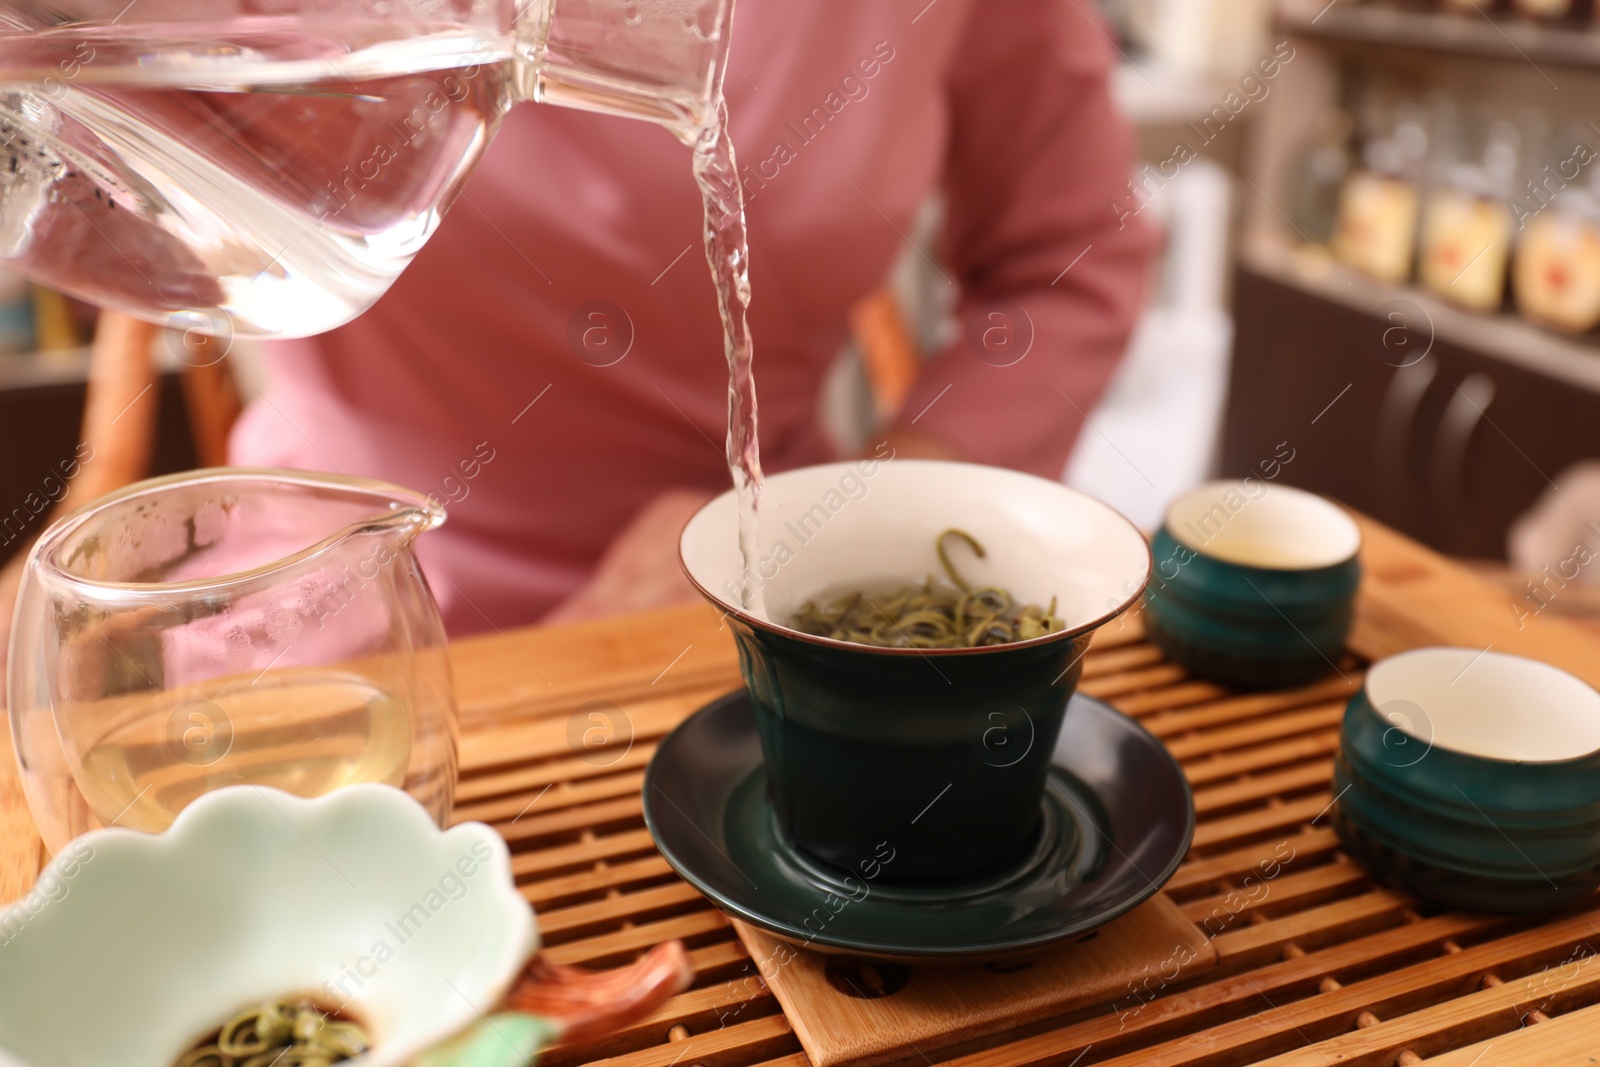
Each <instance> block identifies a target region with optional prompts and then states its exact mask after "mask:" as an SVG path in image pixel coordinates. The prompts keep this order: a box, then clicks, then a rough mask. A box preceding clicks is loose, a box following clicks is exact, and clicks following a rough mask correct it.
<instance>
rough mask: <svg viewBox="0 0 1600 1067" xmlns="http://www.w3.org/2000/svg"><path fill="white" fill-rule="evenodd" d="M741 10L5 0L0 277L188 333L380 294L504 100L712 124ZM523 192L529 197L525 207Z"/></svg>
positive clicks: (677, 124)
mask: <svg viewBox="0 0 1600 1067" xmlns="http://www.w3.org/2000/svg"><path fill="white" fill-rule="evenodd" d="M732 14H733V0H132V2H131V3H130V2H129V0H48V2H46V0H0V259H4V260H6V261H8V262H9V264H10V265H11V266H12V267H13V268H15V269H18V270H21V271H22V272H24V273H26V274H28V275H30V276H32V277H33V278H35V279H36V280H38V281H40V282H43V283H44V284H46V285H49V286H51V287H53V288H56V289H59V290H61V291H63V292H67V293H71V294H73V295H75V296H78V297H81V298H83V299H85V300H87V301H89V302H91V303H93V304H96V305H98V306H100V307H105V308H113V309H116V310H119V311H124V312H127V313H130V314H133V315H137V316H139V317H141V318H144V319H147V320H150V321H153V322H158V323H159V322H166V323H168V324H169V325H173V326H176V327H179V328H181V329H183V330H185V331H188V330H191V329H199V330H200V331H201V332H204V333H213V334H223V335H227V336H232V335H235V334H237V335H241V336H244V335H250V334H257V335H272V336H281V337H296V336H304V335H308V334H313V333H318V332H321V331H323V330H327V329H330V328H332V327H334V326H337V325H339V324H341V323H343V322H346V321H348V320H349V319H351V318H354V317H355V316H356V315H358V314H360V313H361V312H362V311H363V310H364V309H365V308H366V307H367V306H369V305H370V304H371V303H372V302H373V301H374V300H376V299H377V298H378V297H379V296H380V295H382V293H383V292H384V290H385V289H387V288H388V286H389V284H390V283H391V282H392V281H393V280H394V278H395V277H396V276H397V275H398V274H399V273H400V271H401V270H402V269H404V267H405V266H406V264H407V263H409V262H410V260H411V258H412V257H413V256H415V255H416V253H417V251H418V250H419V249H420V248H421V247H422V245H423V244H424V242H426V241H427V239H428V237H429V236H430V235H431V234H432V233H433V232H434V230H435V229H436V228H437V227H438V225H439V222H440V219H441V217H442V215H443V212H444V211H445V209H446V208H447V207H448V206H449V204H450V202H451V201H452V199H453V198H454V197H455V195H456V194H457V193H458V192H459V190H460V189H461V186H462V185H463V183H464V182H465V180H466V177H467V174H468V172H469V171H470V170H471V168H472V166H473V164H474V163H475V162H476V161H477V159H478V157H479V156H480V155H481V154H482V152H483V150H484V147H485V146H486V145H487V144H488V142H489V140H490V139H491V138H492V137H493V135H494V132H495V129H496V127H497V126H498V124H499V122H500V120H501V119H502V118H503V117H504V116H505V114H506V112H507V111H508V110H510V108H511V107H512V105H514V104H516V103H517V102H519V101H524V100H532V101H548V102H550V103H556V104H561V105H564V106H567V107H576V108H584V109H588V110H592V111H600V112H607V113H611V114H616V115H627V116H632V117H636V118H644V119H649V120H653V121H655V122H658V123H661V124H663V125H665V126H667V127H669V128H670V129H672V130H673V131H674V132H675V133H676V134H677V135H678V136H679V137H680V138H681V139H683V140H685V141H686V142H687V141H692V140H693V139H694V138H695V137H696V135H697V131H700V130H702V129H704V128H706V127H708V126H709V125H710V124H711V123H712V122H713V121H714V120H715V119H716V117H717V109H718V105H719V101H720V99H721V91H722V76H723V71H724V67H725V61H726V54H727V35H728V32H729V28H730V23H731V20H732ZM530 195H533V194H532V193H530Z"/></svg>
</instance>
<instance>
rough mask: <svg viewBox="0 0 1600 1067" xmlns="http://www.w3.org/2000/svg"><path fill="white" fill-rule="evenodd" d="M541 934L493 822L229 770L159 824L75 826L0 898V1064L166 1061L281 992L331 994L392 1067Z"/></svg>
mask: <svg viewBox="0 0 1600 1067" xmlns="http://www.w3.org/2000/svg"><path fill="white" fill-rule="evenodd" d="M537 947H538V936H537V934H536V932H535V927H534V919H533V912H532V910H531V909H530V908H529V907H528V905H527V903H526V902H525V901H524V900H523V899H522V898H521V896H519V895H518V893H517V891H516V887H515V884H514V882H513V880H512V876H511V869H510V859H509V856H508V854H507V851H506V847H505V844H504V842H503V841H501V839H500V837H499V836H498V835H497V834H496V833H495V832H494V831H493V830H492V829H490V828H489V827H487V826H484V825H482V824H480V823H465V824H462V825H459V826H455V827H453V828H451V829H450V830H448V831H440V830H439V829H438V828H437V827H436V826H435V825H434V824H433V822H432V820H431V819H430V818H429V817H428V815H427V813H426V812H424V811H423V809H422V808H421V807H420V806H419V805H418V804H417V803H416V802H415V801H413V800H412V799H411V798H410V797H408V796H406V795H405V794H404V793H402V792H400V791H399V790H397V789H391V788H389V787H386V786H378V785H358V786H351V787H348V788H345V789H341V790H337V791H335V792H333V793H330V794H328V795H326V796H323V797H319V798H317V799H315V800H303V799H300V798H298V797H294V796H291V795H289V794H287V793H282V792H278V791H276V790H270V789H263V788H257V787H254V786H236V787H231V788H227V789H221V790H218V791H217V792H214V793H210V794H207V795H205V796H202V797H201V798H200V799H198V800H196V801H195V802H194V803H193V804H191V805H190V806H189V807H188V808H186V809H184V811H183V812H182V813H181V814H180V815H179V816H178V818H177V821H176V822H174V823H173V825H172V827H171V829H169V830H168V831H166V832H165V833H162V834H157V835H151V834H143V833H136V832H133V831H130V830H121V829H111V830H96V831H94V832H92V833H89V834H85V835H84V836H82V837H80V838H78V839H77V840H76V841H74V842H73V843H72V844H71V845H69V846H68V847H67V848H66V849H64V850H63V851H62V852H61V854H59V855H58V856H57V857H56V859H55V861H54V862H53V863H52V864H51V866H50V867H49V868H48V869H47V870H46V872H45V874H44V875H42V876H41V878H40V882H39V885H38V886H37V887H36V888H35V890H34V892H33V894H31V895H30V896H29V897H27V898H25V899H24V900H23V901H21V902H19V903H18V904H15V905H13V906H12V907H10V908H8V909H6V910H5V911H3V912H0V990H3V991H4V993H3V995H0V1065H3V1067H69V1065H70V1067H94V1065H97V1064H108V1065H115V1067H171V1064H172V1063H173V1062H174V1061H175V1060H176V1059H177V1057H178V1056H179V1055H180V1054H181V1053H182V1052H184V1051H185V1050H187V1049H188V1048H190V1047H191V1046H192V1045H193V1044H194V1042H195V1041H197V1040H198V1039H199V1038H201V1037H203V1036H204V1035H205V1034H206V1033H207V1032H209V1031H210V1030H212V1029H214V1028H215V1027H217V1026H219V1025H220V1024H221V1023H223V1022H225V1021H226V1020H227V1019H228V1018H229V1017H230V1016H232V1015H233V1014H235V1013H236V1012H238V1011H240V1010H242V1009H245V1008H248V1007H250V1006H252V1005H253V1004H256V1003H259V1002H260V1001H262V1000H263V999H267V998H275V997H278V996H281V995H284V994H288V993H301V994H309V995H313V996H315V997H316V998H317V999H318V1000H319V1001H321V1002H322V1004H323V1006H325V1007H342V1008H343V1010H345V1011H347V1012H349V1013H350V1014H352V1015H354V1016H355V1017H356V1018H357V1019H358V1020H359V1021H360V1022H362V1023H363V1024H364V1025H365V1026H366V1027H367V1028H368V1031H369V1033H370V1034H371V1036H372V1038H373V1040H374V1047H373V1050H372V1051H371V1052H369V1053H368V1054H367V1055H366V1056H364V1057H362V1059H361V1061H360V1062H361V1064H362V1067H399V1065H401V1064H405V1063H408V1062H410V1061H411V1060H412V1058H413V1057H414V1056H416V1055H417V1054H418V1053H420V1052H422V1051H423V1050H425V1049H429V1048H431V1047H433V1046H436V1045H438V1044H439V1043H440V1042H442V1041H444V1040H446V1039H447V1038H450V1037H451V1036H452V1035H455V1034H457V1033H459V1032H461V1031H463V1030H465V1029H466V1028H468V1027H469V1026H470V1025H471V1024H474V1023H476V1022H478V1021H479V1020H481V1019H482V1018H483V1017H484V1015H486V1014H488V1013H489V1012H491V1011H493V1010H494V1009H495V1006H496V1005H497V1004H498V1003H499V1002H500V999H501V997H502V996H503V995H504V994H505V993H506V991H507V989H508V988H509V987H510V985H511V983H512V982H513V981H514V980H515V979H516V977H517V975H518V974H519V972H520V971H521V970H522V967H523V965H524V964H525V963H526V962H527V961H528V959H529V958H530V956H532V954H533V953H534V951H535V949H536V948H537Z"/></svg>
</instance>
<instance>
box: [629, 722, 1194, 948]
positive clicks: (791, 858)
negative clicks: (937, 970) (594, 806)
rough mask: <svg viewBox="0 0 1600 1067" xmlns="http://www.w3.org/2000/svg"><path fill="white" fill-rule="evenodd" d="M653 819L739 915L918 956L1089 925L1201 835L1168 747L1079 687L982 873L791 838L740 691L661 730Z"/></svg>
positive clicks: (1024, 943) (834, 944) (803, 938)
mask: <svg viewBox="0 0 1600 1067" xmlns="http://www.w3.org/2000/svg"><path fill="white" fill-rule="evenodd" d="M644 817H645V822H646V823H647V824H648V825H649V827H650V832H651V834H652V835H653V836H654V837H655V841H656V845H657V846H658V847H659V848H660V850H661V854H662V855H663V856H665V857H666V859H667V862H668V863H670V864H671V865H672V866H673V868H675V869H676V870H677V872H678V873H679V874H680V875H682V876H683V877H684V879H685V880H687V881H688V882H689V883H690V884H692V885H694V886H695V887H696V888H697V889H699V890H700V891H701V892H702V893H704V894H705V895H706V896H707V897H709V898H710V899H711V900H712V901H713V902H714V903H715V904H716V905H717V906H718V907H720V908H722V909H723V910H724V911H726V912H727V913H729V914H730V915H732V916H734V917H735V918H738V919H741V920H743V921H744V922H747V923H749V924H751V925H752V926H757V927H760V928H761V929H763V930H766V931H767V932H769V933H771V934H773V935H774V936H776V937H779V938H782V939H783V940H786V941H790V942H792V943H795V944H803V945H805V946H806V947H808V948H813V949H817V950H820V951H824V952H828V951H832V952H848V953H854V954H859V955H866V956H874V957H878V958H888V959H902V960H910V961H927V960H934V959H946V960H948V959H959V958H971V959H975V960H991V959H999V958H1002V957H1006V956H1014V955H1019V954H1026V953H1028V952H1031V951H1034V950H1036V949H1040V948H1042V947H1044V946H1046V945H1050V944H1053V943H1055V942H1057V941H1061V940H1064V939H1067V938H1072V937H1077V936H1082V935H1083V934H1085V933H1087V932H1089V931H1091V930H1094V929H1096V928H1098V927H1100V926H1103V925H1104V924H1106V923H1108V922H1110V921H1111V920H1112V919H1115V918H1117V917H1118V916H1120V915H1122V914H1124V913H1125V912H1127V911H1130V910H1131V909H1133V908H1134V907H1136V906H1138V905H1139V904H1140V903H1142V902H1143V901H1145V900H1146V899H1148V898H1149V897H1150V896H1152V895H1153V894H1155V893H1156V892H1157V891H1158V890H1159V889H1160V888H1161V886H1162V885H1163V884H1165V882H1166V881H1167V879H1168V878H1170V877H1171V876H1172V872H1173V871H1174V870H1176V869H1177V866H1178V863H1179V862H1180V861H1181V860H1182V859H1183V857H1184V854H1185V853H1187V852H1188V849H1189V842H1190V839H1191V838H1192V837H1193V835H1194V800H1193V797H1192V795H1191V794H1190V792H1189V785H1188V782H1187V780H1186V779H1185V778H1184V775H1183V771H1182V770H1181V769H1180V768H1179V767H1178V764H1177V762H1176V761H1175V760H1174V759H1173V758H1172V755H1171V754H1170V753H1169V752H1168V751H1167V750H1166V748H1165V747H1164V746H1163V745H1162V744H1161V742H1160V741H1158V740H1156V739H1155V737H1153V736H1152V735H1151V734H1150V733H1149V731H1147V730H1145V729H1144V727H1142V726H1140V725H1139V724H1138V723H1136V722H1134V721H1133V720H1132V719H1130V718H1128V717H1126V716H1124V715H1122V714H1120V713H1118V712H1117V711H1115V710H1113V709H1112V708H1110V707H1109V706H1107V705H1106V704H1104V703H1101V702H1100V701H1098V700H1094V699H1092V698H1090V697H1085V696H1081V695H1080V696H1075V697H1073V698H1072V703H1071V704H1070V705H1069V706H1068V708H1067V715H1066V721H1065V725H1064V726H1063V727H1062V731H1061V740H1060V742H1059V743H1058V744H1057V746H1056V750H1055V753H1054V756H1053V766H1052V768H1051V771H1050V777H1049V781H1048V787H1047V789H1046V790H1045V797H1044V800H1043V801H1042V803H1041V812H1040V832H1039V835H1038V837H1037V839H1036V840H1035V842H1034V844H1033V845H1032V846H1031V848H1030V850H1029V852H1028V853H1027V855H1026V856H1024V857H1023V858H1022V859H1021V860H1020V861H1018V862H1016V863H1013V864H1012V865H1010V867H1009V868H1008V869H1007V870H1004V871H997V872H995V873H994V874H992V875H990V876H988V877H986V878H984V879H982V880H978V881H969V882H961V883H956V884H950V883H940V884H937V885H927V884H895V883H893V882H892V881H890V878H891V877H892V872H893V860H892V858H890V859H887V860H885V861H884V863H883V866H882V867H881V869H877V873H878V875H879V877H877V878H876V879H874V880H867V879H865V878H864V876H863V875H862V874H861V873H860V872H846V871H841V870H837V869H834V868H831V867H828V866H825V865H824V864H821V863H819V862H817V861H816V860H813V859H811V858H810V857H808V856H806V855H805V854H803V853H801V852H799V851H798V850H796V849H795V848H794V847H793V846H792V845H790V844H789V843H788V841H786V840H785V838H784V836H783V835H782V834H781V833H780V832H779V830H778V826H777V820H776V818H775V816H774V815H773V812H772V809H771V807H770V805H769V804H768V803H767V800H766V772H765V770H764V769H763V766H762V759H761V745H760V742H759V741H758V739H757V737H756V725H755V717H754V715H753V713H752V712H751V710H750V704H749V700H748V697H747V696H746V695H745V693H743V692H742V691H741V692H738V693H732V694H729V695H728V696H725V697H723V698H721V699H720V700H717V701H715V702H713V703H711V704H709V705H707V706H706V707H704V708H702V709H700V710H699V711H698V712H696V713H695V714H694V715H692V716H690V717H689V718H688V719H687V720H686V721H684V722H683V723H682V724H681V725H680V726H679V727H678V728H677V729H676V730H674V731H673V732H672V733H671V734H670V735H668V737H667V738H666V739H665V740H663V741H662V742H661V747H660V748H659V749H658V750H657V751H656V754H655V757H654V758H653V759H652V760H651V761H650V767H649V770H648V771H647V772H646V774H645V783H644ZM879 858H880V859H882V858H883V857H879ZM874 867H875V868H876V865H874Z"/></svg>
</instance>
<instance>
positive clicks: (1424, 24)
mask: <svg viewBox="0 0 1600 1067" xmlns="http://www.w3.org/2000/svg"><path fill="white" fill-rule="evenodd" d="M1277 18H1278V24H1279V25H1280V26H1281V27H1282V28H1283V29H1285V30H1288V31H1290V32H1292V33H1296V34H1301V35H1303V36H1306V37H1312V38H1322V39H1325V40H1330V41H1345V42H1350V43H1356V44H1378V45H1395V46H1400V47H1405V48H1421V49H1427V50H1429V51H1436V52H1450V53H1455V54H1458V55H1467V56H1478V57H1484V58H1499V59H1509V60H1516V61H1518V62H1524V61H1526V62H1529V63H1533V64H1539V63H1554V64H1559V65H1562V66H1577V67H1594V68H1600V32H1596V31H1594V30H1588V29H1572V28H1551V27H1545V26H1539V25H1535V24H1530V23H1526V22H1516V21H1511V20H1501V19H1492V18H1490V17H1488V16H1485V15H1481V14H1478V15H1474V14H1472V13H1470V12H1468V13H1464V14H1452V13H1437V14H1435V13H1428V12H1419V11H1401V10H1396V9H1393V8H1387V7H1368V6H1363V5H1360V4H1357V3H1354V2H1353V0H1333V2H1332V3H1329V2H1328V0H1285V2H1284V3H1282V4H1280V5H1279V7H1278V12H1277Z"/></svg>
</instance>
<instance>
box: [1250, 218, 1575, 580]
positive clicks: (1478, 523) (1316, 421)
mask: <svg viewBox="0 0 1600 1067" xmlns="http://www.w3.org/2000/svg"><path fill="white" fill-rule="evenodd" d="M1343 273H1344V276H1343V277H1341V276H1340V275H1339V274H1338V273H1336V272H1335V271H1334V270H1332V269H1328V270H1325V271H1318V270H1316V269H1315V268H1312V267H1307V266H1304V265H1301V264H1297V263H1296V262H1295V258H1294V257H1293V255H1292V254H1291V253H1289V252H1287V251H1286V250H1284V251H1280V252H1278V253H1276V254H1274V253H1273V252H1271V251H1264V250H1262V249H1260V248H1253V249H1249V250H1247V251H1246V252H1245V253H1244V254H1243V255H1242V256H1241V257H1240V260H1239V265H1238V269H1237V271H1236V274H1235V282H1234V315H1235V320H1236V322H1237V327H1236V334H1235V343H1234V350H1233V363H1232V367H1231V372H1230V378H1229V390H1228V417H1227V419H1226V420H1225V428H1224V433H1223V442H1222V461H1221V465H1222V468H1223V470H1224V471H1225V472H1227V473H1230V474H1235V475H1239V474H1244V473H1248V472H1251V471H1253V470H1254V469H1255V468H1256V466H1257V464H1258V463H1259V461H1260V460H1262V459H1263V458H1268V457H1272V456H1273V455H1275V454H1276V453H1278V452H1279V451H1280V449H1281V448H1282V446H1283V445H1284V443H1287V445H1288V447H1289V448H1292V449H1293V450H1294V453H1295V459H1294V460H1293V462H1291V463H1289V464H1286V465H1285V468H1284V474H1283V477H1284V480H1285V481H1288V482H1292V483H1293V484H1295V485H1298V486H1301V487H1304V488H1307V489H1311V490H1314V491H1316V492H1320V493H1324V494H1327V495H1329V496H1332V497H1335V498H1337V499H1339V500H1342V501H1344V502H1345V503H1347V504H1350V505H1352V506H1354V507H1356V508H1359V509H1361V510H1363V511H1366V512H1367V513H1369V514H1372V515H1375V516H1378V517H1380V518H1382V519H1383V521H1385V522H1387V523H1389V524H1390V525H1393V526H1396V527H1398V528H1400V529H1402V530H1404V531H1406V532H1407V533H1409V534H1411V535H1412V536H1414V537H1417V538H1420V539H1423V540H1426V541H1427V542H1428V543H1430V544H1432V545H1434V546H1436V547H1438V548H1440V549H1441V550H1443V551H1445V552H1448V553H1451V554H1453V555H1457V556H1465V557H1471V558H1479V559H1498V558H1504V556H1505V552H1506V545H1507V535H1508V533H1509V531H1510V530H1511V528H1512V526H1513V524H1514V523H1516V521H1517V520H1518V519H1519V518H1520V517H1521V516H1522V515H1523V514H1524V513H1525V512H1527V510H1528V509H1529V508H1530V507H1532V506H1533V505H1534V503H1535V502H1536V501H1537V500H1538V499H1539V498H1540V497H1541V495H1543V494H1544V493H1545V492H1546V491H1547V490H1549V489H1551V488H1552V487H1554V486H1555V485H1556V484H1557V482H1558V480H1560V479H1561V478H1562V476H1563V474H1564V472H1566V471H1568V470H1569V469H1570V468H1571V467H1572V466H1573V465H1575V464H1578V463H1581V462H1583V461H1585V460H1588V459H1591V458H1593V457H1594V456H1595V455H1596V453H1597V451H1600V435H1597V434H1596V433H1594V432H1593V431H1592V430H1584V429H1583V428H1586V427H1587V428H1592V427H1595V426H1600V353H1596V352H1595V351H1594V350H1593V349H1590V348H1588V347H1587V346H1585V345H1583V344H1581V343H1579V342H1574V341H1569V340H1566V339H1564V338H1559V337H1555V336H1552V335H1549V334H1545V333H1542V332H1541V331H1539V330H1538V329H1536V328H1535V327H1532V326H1529V325H1528V324H1526V323H1524V322H1521V321H1519V320H1517V319H1516V318H1514V317H1512V316H1510V315H1503V316H1492V317H1485V316H1480V315H1473V314H1471V313H1468V312H1465V311H1461V310H1459V309H1456V308H1454V307H1452V306H1450V305H1448V304H1446V303H1444V302H1442V301H1439V300H1437V299H1434V298H1432V297H1429V296H1427V295H1425V294H1423V293H1421V292H1419V291H1416V290H1413V289H1410V288H1401V287H1394V286H1387V285H1380V284H1378V283H1376V282H1373V281H1370V280H1368V279H1365V278H1362V277H1360V276H1358V275H1354V274H1352V273H1351V272H1350V271H1348V270H1345V271H1344V272H1343ZM1394 331H1400V333H1398V334H1397V333H1395V332H1394ZM1386 334H1387V335H1388V336H1387V337H1386Z"/></svg>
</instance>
